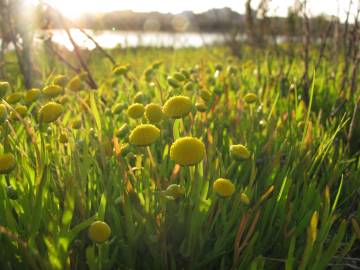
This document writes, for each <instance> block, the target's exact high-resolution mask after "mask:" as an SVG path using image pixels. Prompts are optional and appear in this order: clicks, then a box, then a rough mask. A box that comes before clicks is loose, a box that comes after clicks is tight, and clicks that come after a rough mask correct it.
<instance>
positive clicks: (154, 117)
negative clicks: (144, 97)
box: [145, 103, 163, 123]
mask: <svg viewBox="0 0 360 270" xmlns="http://www.w3.org/2000/svg"><path fill="white" fill-rule="evenodd" d="M145 115H146V118H147V119H148V120H149V121H150V123H158V122H160V121H161V120H162V119H163V112H162V108H161V106H160V105H158V104H154V103H151V104H148V105H146V107H145Z"/></svg>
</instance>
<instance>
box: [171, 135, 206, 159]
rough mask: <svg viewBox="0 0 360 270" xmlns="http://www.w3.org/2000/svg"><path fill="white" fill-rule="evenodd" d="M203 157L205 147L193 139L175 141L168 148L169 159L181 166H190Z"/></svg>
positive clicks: (186, 138)
mask: <svg viewBox="0 0 360 270" xmlns="http://www.w3.org/2000/svg"><path fill="white" fill-rule="evenodd" d="M204 155H205V145H204V144H203V142H202V141H200V140H199V139H198V138H194V137H183V138H180V139H177V140H176V141H175V142H174V143H173V144H172V145H171V147H170V158H171V159H172V160H173V161H175V162H176V163H178V164H180V165H183V166H191V165H195V164H197V163H199V162H201V161H202V160H203V158H204Z"/></svg>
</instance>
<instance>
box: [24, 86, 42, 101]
mask: <svg viewBox="0 0 360 270" xmlns="http://www.w3.org/2000/svg"><path fill="white" fill-rule="evenodd" d="M40 95H41V91H40V89H38V88H33V89H30V90H28V91H27V92H26V93H25V97H24V99H25V102H26V103H27V104H30V103H33V102H34V101H36V100H37V99H38V98H39V97H40Z"/></svg>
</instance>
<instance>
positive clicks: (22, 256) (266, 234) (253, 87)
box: [0, 48, 360, 270]
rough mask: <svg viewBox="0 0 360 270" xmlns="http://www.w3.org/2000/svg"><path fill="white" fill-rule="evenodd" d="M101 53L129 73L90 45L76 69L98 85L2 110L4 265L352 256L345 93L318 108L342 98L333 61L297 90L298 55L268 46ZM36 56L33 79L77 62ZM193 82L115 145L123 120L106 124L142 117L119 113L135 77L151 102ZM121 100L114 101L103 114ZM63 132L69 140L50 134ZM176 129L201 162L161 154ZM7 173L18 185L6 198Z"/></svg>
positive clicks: (213, 263) (245, 264)
mask: <svg viewBox="0 0 360 270" xmlns="http://www.w3.org/2000/svg"><path fill="white" fill-rule="evenodd" d="M112 53H113V55H115V57H116V59H117V61H118V63H119V64H122V65H123V64H130V66H131V68H130V71H129V72H128V74H127V77H124V76H114V75H113V74H112V73H111V71H112V68H113V67H112V66H111V63H110V62H109V61H108V60H107V59H105V58H103V57H102V56H100V55H98V53H96V52H95V53H92V54H90V55H89V59H90V65H89V68H90V70H91V71H92V72H93V74H94V77H95V78H96V80H97V82H98V84H99V89H97V90H90V89H87V88H86V87H84V90H82V91H81V92H76V93H74V92H71V91H69V90H68V89H65V94H63V95H62V96H61V97H56V98H54V99H53V100H54V101H57V102H61V103H62V104H63V106H64V108H65V112H64V114H63V115H62V116H61V117H60V118H59V120H57V121H56V122H55V123H51V124H44V123H39V121H38V118H37V111H38V110H39V108H40V107H41V106H42V105H43V104H45V103H47V102H48V101H49V100H50V99H48V98H46V97H45V96H42V97H41V98H40V99H39V100H38V101H36V102H34V103H32V104H30V105H28V114H27V116H26V117H24V118H22V117H19V119H18V118H16V117H15V118H12V119H9V118H8V121H5V122H4V123H2V124H1V133H0V153H3V152H10V153H12V154H14V155H15V157H16V168H15V169H14V170H13V171H12V172H11V173H9V174H4V175H0V246H1V249H0V261H1V269H70V268H72V269H287V270H290V269H327V267H330V268H331V269H346V264H348V263H350V264H351V263H353V262H352V261H351V260H350V259H349V257H351V256H354V254H355V253H354V252H355V248H356V245H357V244H359V242H358V239H359V237H360V235H359V227H356V226H359V225H358V223H359V222H360V211H359V205H358V199H357V196H358V192H359V186H360V182H359V179H360V170H359V167H360V163H359V155H358V150H359V149H358V150H357V151H355V154H354V151H352V152H351V151H350V150H354V149H351V147H352V146H351V145H350V144H349V143H348V141H347V134H348V130H349V126H350V122H351V117H352V115H353V110H354V104H355V101H356V97H349V98H348V102H347V103H346V105H345V107H344V108H343V109H341V110H338V111H337V113H335V115H332V114H331V113H332V112H333V111H334V108H335V107H336V106H335V104H336V102H338V101H339V100H341V96H340V93H339V91H338V85H339V84H340V78H339V75H338V74H335V78H334V79H331V78H330V76H331V72H332V70H333V69H332V68H331V67H329V66H330V65H331V64H332V63H331V62H327V61H324V63H323V64H322V65H321V66H320V68H319V70H316V72H314V73H313V77H312V87H311V91H310V93H311V101H310V103H309V105H306V104H305V103H304V102H303V101H302V100H301V94H302V89H301V83H300V78H301V75H302V64H301V61H300V58H296V59H295V63H294V64H293V65H292V67H291V68H290V70H289V73H288V74H287V75H286V73H284V72H283V71H284V70H286V68H287V65H288V63H287V60H286V58H285V61H284V62H282V60H283V59H282V58H277V57H276V56H274V55H272V54H266V55H263V54H260V53H258V54H256V55H252V54H250V53H249V54H248V56H247V57H246V58H245V59H243V60H241V61H237V60H235V59H232V60H231V61H230V62H229V60H227V57H228V55H229V54H228V52H227V51H226V50H225V49H224V48H210V49H205V48H203V49H197V50H195V49H182V50H176V51H172V50H166V49H146V48H142V49H138V50H130V49H129V50H121V51H113V52H112ZM8 57H9V59H11V57H12V56H11V55H9V56H8ZM36 57H39V58H38V59H40V60H39V61H40V62H41V64H40V65H39V70H38V76H37V77H36V84H37V85H38V86H39V87H41V88H42V87H44V86H45V85H46V82H49V81H51V78H52V77H51V76H54V75H55V74H65V75H67V76H68V78H71V77H72V76H74V74H72V73H71V71H69V70H67V69H66V67H65V66H63V65H62V64H61V63H59V62H57V61H56V60H54V59H51V57H50V56H46V57H45V55H43V54H41V53H39V55H36ZM157 60H161V61H162V62H163V64H162V66H161V67H160V68H159V69H156V70H154V76H153V78H152V79H151V80H150V81H148V82H147V81H146V80H145V78H144V76H143V73H144V71H145V70H146V69H147V68H148V67H149V66H151V65H152V63H153V62H154V61H157ZM282 63H284V66H283V67H284V69H283V70H282V69H281V68H282ZM216 64H222V66H223V70H222V71H221V72H216V69H215V65H216ZM230 66H232V67H234V68H235V70H236V73H235V74H229V73H228V69H229V67H230ZM182 69H185V70H187V71H188V72H189V73H190V74H191V76H190V77H189V78H188V79H186V81H187V82H188V81H192V83H193V85H194V90H192V91H187V90H184V89H183V87H180V88H177V89H174V88H172V87H170V86H169V85H168V82H167V80H166V78H167V76H168V75H172V74H173V73H174V72H175V71H181V70H182ZM339 70H340V69H339ZM6 71H7V73H6V74H7V76H8V79H9V81H10V82H11V84H12V90H11V91H14V92H15V91H23V87H22V83H21V81H20V80H19V79H18V76H12V75H11V74H16V72H17V71H16V69H15V67H14V66H10V67H8V69H7V70H6ZM215 73H218V74H217V75H216V76H214V74H215ZM39 74H41V75H39ZM181 84H182V85H184V84H185V83H184V82H181ZM291 84H293V85H292V86H291ZM202 89H206V90H209V91H210V93H211V97H210V99H209V100H208V101H205V103H206V105H207V111H206V112H203V113H201V112H198V111H196V108H195V106H194V108H193V109H192V111H191V113H190V114H189V115H187V116H186V117H184V118H182V119H178V120H173V119H168V118H166V119H164V120H163V121H162V122H161V123H160V124H157V126H158V127H159V128H160V130H161V135H160V138H159V139H158V140H157V141H156V142H155V143H154V144H153V145H151V146H149V147H135V146H130V149H128V151H127V152H121V151H120V150H119V149H120V147H121V146H122V145H124V144H126V143H127V142H128V135H129V133H127V134H125V135H122V136H120V137H116V135H115V134H116V130H117V129H118V128H119V127H121V126H122V125H123V124H124V123H126V124H128V125H129V127H130V129H133V128H134V127H136V126H137V125H138V124H140V123H146V122H147V120H146V118H145V117H143V118H142V119H140V120H134V119H130V118H129V117H128V116H127V113H126V108H127V107H128V105H130V104H132V103H133V102H134V96H135V94H137V93H138V92H139V91H141V92H143V94H144V98H143V102H144V104H148V103H150V102H154V103H158V104H161V105H163V103H164V102H165V101H166V100H167V99H168V98H169V97H171V96H173V95H177V94H182V95H187V96H189V97H191V98H192V101H193V104H195V103H196V102H198V101H201V98H200V91H201V90H202ZM249 92H254V93H256V94H257V96H258V100H257V101H256V102H255V103H254V104H246V102H244V99H243V97H244V96H245V94H246V93H249ZM64 97H65V98H64ZM3 103H4V104H5V105H6V106H7V109H8V114H9V113H10V112H11V111H13V108H14V107H15V105H10V104H8V103H6V102H5V101H4V102H3ZM20 103H23V101H21V102H20ZM119 103H122V104H123V105H124V109H123V110H122V111H121V112H120V113H119V114H114V113H112V108H113V107H114V105H116V104H119ZM74 119H80V120H81V127H80V129H73V128H71V123H72V121H73V120H74ZM62 133H63V134H66V136H67V138H68V142H67V143H61V142H60V141H59V136H60V134H62ZM183 136H194V137H198V138H200V139H201V140H202V141H203V143H204V144H205V147H206V156H205V158H204V160H203V162H201V163H199V164H198V165H196V166H190V167H180V166H178V165H176V164H175V163H174V162H173V161H172V160H171V159H170V157H169V148H170V146H171V144H172V143H173V142H174V140H175V139H176V138H178V137H183ZM232 144H243V145H246V147H247V148H248V149H249V150H250V151H251V153H252V154H251V158H250V159H248V160H241V161H239V160H235V159H233V158H232V157H231V155H230V152H229V148H230V145H232ZM355 150H356V149H355ZM220 177H224V178H228V179H230V180H231V181H232V182H233V183H234V184H235V186H236V191H235V193H234V194H233V195H232V196H231V197H229V198H220V197H219V196H217V195H216V194H215V192H214V190H213V187H212V184H213V182H214V181H215V180H216V179H217V178H220ZM170 184H180V185H182V186H183V187H185V195H184V196H180V197H178V198H171V197H168V196H165V195H166V193H165V192H164V191H165V190H166V188H167V186H168V185H170ZM8 186H12V187H13V188H14V189H15V190H16V193H17V195H18V196H15V197H13V198H11V196H10V195H9V194H10V192H9V190H8ZM240 194H242V195H240ZM247 199H248V201H247ZM95 220H103V221H105V222H106V223H107V224H109V226H110V228H111V230H112V233H111V236H110V239H109V240H108V241H106V242H105V243H103V244H95V243H93V242H92V241H91V240H90V239H89V237H88V234H87V229H88V227H89V225H90V224H91V223H92V222H93V221H95ZM356 229H357V230H358V231H357V234H356Z"/></svg>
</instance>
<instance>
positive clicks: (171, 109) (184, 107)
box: [163, 96, 192, 118]
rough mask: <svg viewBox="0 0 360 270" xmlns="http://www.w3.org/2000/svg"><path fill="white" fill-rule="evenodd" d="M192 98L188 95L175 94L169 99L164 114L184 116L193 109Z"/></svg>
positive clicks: (173, 116) (177, 116)
mask: <svg viewBox="0 0 360 270" xmlns="http://www.w3.org/2000/svg"><path fill="white" fill-rule="evenodd" d="M191 107H192V103H191V99H190V98H189V97H186V96H175V97H172V98H170V99H168V100H167V101H166V102H165V104H164V108H163V112H164V114H166V115H167V116H169V117H171V118H182V117H184V116H186V115H187V114H188V113H189V112H190V111H191Z"/></svg>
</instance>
